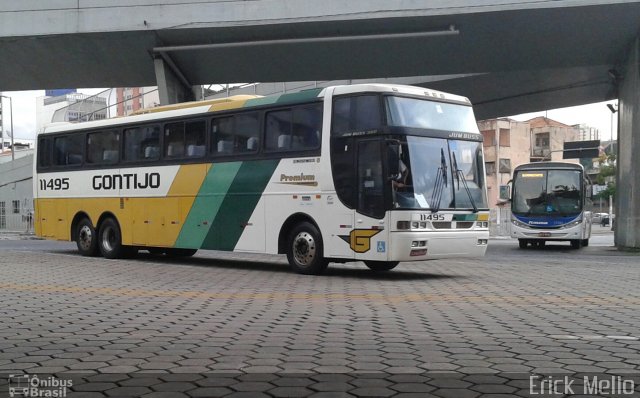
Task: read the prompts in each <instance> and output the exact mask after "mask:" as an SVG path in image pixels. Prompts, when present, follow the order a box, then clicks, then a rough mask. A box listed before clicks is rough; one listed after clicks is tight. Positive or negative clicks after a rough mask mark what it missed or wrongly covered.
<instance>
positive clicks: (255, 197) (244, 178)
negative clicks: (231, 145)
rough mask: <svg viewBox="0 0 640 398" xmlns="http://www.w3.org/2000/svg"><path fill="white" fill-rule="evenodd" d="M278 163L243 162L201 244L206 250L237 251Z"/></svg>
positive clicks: (273, 161) (275, 161) (272, 160)
mask: <svg viewBox="0 0 640 398" xmlns="http://www.w3.org/2000/svg"><path fill="white" fill-rule="evenodd" d="M278 163H279V160H277V159H270V160H257V161H247V162H244V163H242V166H240V169H239V170H238V173H237V174H236V177H235V179H234V180H233V183H232V184H231V186H230V187H229V190H228V191H227V196H226V197H225V198H224V200H223V202H222V205H221V206H220V209H219V210H218V213H217V214H216V217H215V219H214V221H213V225H212V226H211V229H210V230H209V233H208V234H207V236H206V238H205V239H204V242H203V243H202V248H203V249H214V250H233V249H234V248H235V246H236V244H237V243H238V240H239V239H240V236H241V235H242V233H243V232H244V226H245V225H246V223H247V222H248V221H249V218H251V215H252V214H253V211H254V210H255V208H256V205H257V204H258V201H259V200H260V197H261V196H262V193H263V191H264V189H265V187H266V186H267V183H268V182H269V180H270V179H271V176H272V175H273V172H274V171H275V169H276V167H277V166H278ZM214 167H216V166H215V165H214Z"/></svg>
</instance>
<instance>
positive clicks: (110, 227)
mask: <svg viewBox="0 0 640 398" xmlns="http://www.w3.org/2000/svg"><path fill="white" fill-rule="evenodd" d="M98 246H99V247H100V253H102V256H103V257H104V258H108V259H115V258H126V257H131V256H133V255H134V253H133V251H134V250H132V248H130V247H127V246H123V245H122V233H121V232H120V226H119V225H118V222H117V221H116V220H114V219H113V218H107V219H106V220H104V221H103V222H102V224H100V232H99V233H98ZM135 251H136V252H137V249H136V250H135Z"/></svg>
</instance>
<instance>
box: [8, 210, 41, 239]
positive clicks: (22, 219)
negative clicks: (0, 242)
mask: <svg viewBox="0 0 640 398" xmlns="http://www.w3.org/2000/svg"><path fill="white" fill-rule="evenodd" d="M0 232H14V233H25V234H33V233H34V229H33V210H26V211H24V212H22V213H21V214H13V213H10V214H6V213H5V214H3V213H0Z"/></svg>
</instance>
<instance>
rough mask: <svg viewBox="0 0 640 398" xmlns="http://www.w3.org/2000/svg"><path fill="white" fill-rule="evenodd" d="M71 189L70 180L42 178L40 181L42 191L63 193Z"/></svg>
mask: <svg viewBox="0 0 640 398" xmlns="http://www.w3.org/2000/svg"><path fill="white" fill-rule="evenodd" d="M66 189H69V179H68V178H51V179H46V178H41V179H40V190H41V191H47V190H49V191H63V190H66Z"/></svg>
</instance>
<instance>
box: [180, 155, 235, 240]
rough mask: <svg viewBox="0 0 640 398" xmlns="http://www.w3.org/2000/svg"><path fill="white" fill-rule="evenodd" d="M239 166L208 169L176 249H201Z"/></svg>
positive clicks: (223, 165)
mask: <svg viewBox="0 0 640 398" xmlns="http://www.w3.org/2000/svg"><path fill="white" fill-rule="evenodd" d="M241 165H242V162H229V163H217V164H214V165H213V167H211V168H210V169H209V173H207V176H206V177H205V179H204V181H203V182H202V186H201V187H200V190H199V191H198V195H197V196H196V198H195V200H194V201H193V205H192V206H191V210H189V215H188V216H187V219H186V220H185V223H184V225H183V226H182V229H181V230H180V234H179V235H178V239H176V243H175V246H176V247H184V248H191V249H199V248H200V247H202V242H204V240H205V238H206V237H207V234H208V233H209V229H210V228H211V226H212V225H213V220H214V219H215V217H216V215H217V214H218V211H219V210H220V206H221V205H222V203H223V201H224V198H225V197H226V195H227V191H228V190H229V187H230V186H231V183H233V180H234V179H235V177H236V174H237V173H238V170H239V169H240V166H241Z"/></svg>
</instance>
